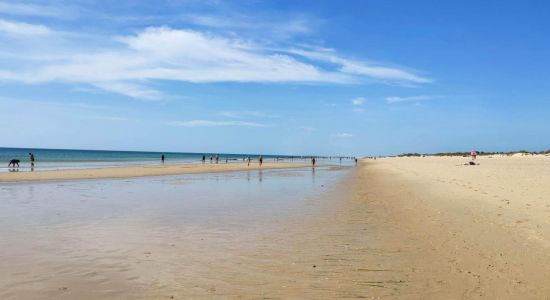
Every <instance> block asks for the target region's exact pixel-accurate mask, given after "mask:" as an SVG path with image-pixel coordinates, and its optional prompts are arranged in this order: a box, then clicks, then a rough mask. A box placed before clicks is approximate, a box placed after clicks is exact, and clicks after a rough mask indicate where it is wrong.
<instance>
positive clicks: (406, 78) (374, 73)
mask: <svg viewBox="0 0 550 300" xmlns="http://www.w3.org/2000/svg"><path fill="white" fill-rule="evenodd" d="M288 52H290V53H294V54H296V55H300V56H303V57H307V58H309V59H314V60H320V61H325V62H329V63H332V64H334V65H336V66H337V68H338V69H339V71H340V72H341V73H344V74H349V75H358V76H366V77H370V78H373V79H377V80H382V81H384V80H385V81H388V82H395V83H406V84H426V83H431V82H432V81H433V80H432V79H430V78H427V77H424V76H421V75H418V74H415V72H413V71H409V70H406V69H404V68H397V67H390V66H384V65H382V64H379V63H367V62H364V61H359V60H353V59H349V58H345V57H343V56H341V55H338V54H337V53H336V51H335V50H334V49H329V48H319V49H313V50H308V49H290V50H288Z"/></svg>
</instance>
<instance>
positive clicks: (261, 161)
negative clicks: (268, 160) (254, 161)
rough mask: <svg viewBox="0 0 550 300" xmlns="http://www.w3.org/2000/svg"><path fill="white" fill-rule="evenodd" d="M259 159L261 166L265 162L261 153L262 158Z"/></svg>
mask: <svg viewBox="0 0 550 300" xmlns="http://www.w3.org/2000/svg"><path fill="white" fill-rule="evenodd" d="M258 161H259V162H260V167H261V166H262V164H263V163H264V156H263V155H260V158H259V159H258Z"/></svg>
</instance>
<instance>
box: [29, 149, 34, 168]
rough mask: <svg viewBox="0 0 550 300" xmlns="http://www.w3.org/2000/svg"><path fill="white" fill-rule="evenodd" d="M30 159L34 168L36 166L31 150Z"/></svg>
mask: <svg viewBox="0 0 550 300" xmlns="http://www.w3.org/2000/svg"><path fill="white" fill-rule="evenodd" d="M29 159H30V161H31V168H33V167H34V154H32V153H30V152H29Z"/></svg>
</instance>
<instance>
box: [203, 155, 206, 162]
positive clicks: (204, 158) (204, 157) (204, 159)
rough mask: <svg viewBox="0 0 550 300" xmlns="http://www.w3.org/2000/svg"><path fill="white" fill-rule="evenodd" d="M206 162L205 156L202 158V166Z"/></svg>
mask: <svg viewBox="0 0 550 300" xmlns="http://www.w3.org/2000/svg"><path fill="white" fill-rule="evenodd" d="M205 161H206V156H204V155H203V156H202V163H203V164H204V162H205Z"/></svg>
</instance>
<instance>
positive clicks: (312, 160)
mask: <svg viewBox="0 0 550 300" xmlns="http://www.w3.org/2000/svg"><path fill="white" fill-rule="evenodd" d="M311 166H312V167H314V168H315V156H313V157H311Z"/></svg>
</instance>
